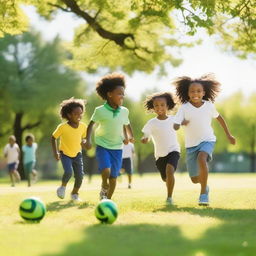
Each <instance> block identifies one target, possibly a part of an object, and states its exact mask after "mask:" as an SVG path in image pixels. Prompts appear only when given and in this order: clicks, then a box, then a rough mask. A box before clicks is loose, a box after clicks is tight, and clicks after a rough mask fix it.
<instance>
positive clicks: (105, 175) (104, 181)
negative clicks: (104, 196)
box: [101, 168, 110, 190]
mask: <svg viewBox="0 0 256 256" xmlns="http://www.w3.org/2000/svg"><path fill="white" fill-rule="evenodd" d="M109 176H110V169H109V168H105V169H103V170H102V173H101V178H102V183H101V187H102V188H103V189H105V190H108V188H109V184H108V179H109Z"/></svg>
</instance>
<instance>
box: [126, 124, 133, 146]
mask: <svg viewBox="0 0 256 256" xmlns="http://www.w3.org/2000/svg"><path fill="white" fill-rule="evenodd" d="M129 141H130V142H132V143H134V136H133V131H132V127H131V125H130V124H128V125H124V144H128V143H129Z"/></svg>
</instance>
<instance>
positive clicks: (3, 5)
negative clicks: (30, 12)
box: [0, 0, 28, 38]
mask: <svg viewBox="0 0 256 256" xmlns="http://www.w3.org/2000/svg"><path fill="white" fill-rule="evenodd" d="M20 2H22V1H19V0H16V1H15V0H0V38H1V37H3V36H4V35H5V34H11V35H15V34H19V33H21V32H23V31H26V30H27V27H28V19H27V17H26V15H25V14H24V12H23V11H22V9H21V8H20V7H19V4H20Z"/></svg>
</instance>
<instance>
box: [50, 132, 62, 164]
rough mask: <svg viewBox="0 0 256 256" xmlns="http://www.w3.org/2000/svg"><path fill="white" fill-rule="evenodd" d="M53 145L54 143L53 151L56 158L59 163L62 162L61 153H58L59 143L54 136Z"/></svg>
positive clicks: (52, 138)
mask: <svg viewBox="0 0 256 256" xmlns="http://www.w3.org/2000/svg"><path fill="white" fill-rule="evenodd" d="M51 143H52V151H53V155H54V158H55V159H56V160H57V161H58V160H60V153H59V152H58V148H57V141H56V139H55V138H54V137H53V136H52V137H51Z"/></svg>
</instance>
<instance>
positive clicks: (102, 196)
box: [100, 188, 108, 200]
mask: <svg viewBox="0 0 256 256" xmlns="http://www.w3.org/2000/svg"><path fill="white" fill-rule="evenodd" d="M107 193H108V191H107V189H104V188H101V191H100V200H102V199H108V197H107Z"/></svg>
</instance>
